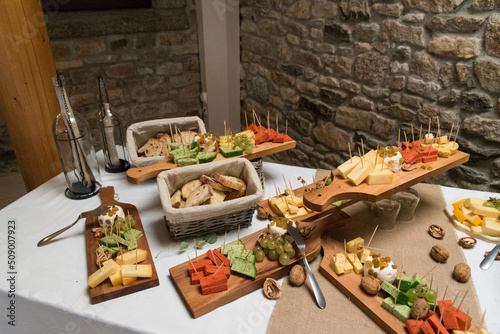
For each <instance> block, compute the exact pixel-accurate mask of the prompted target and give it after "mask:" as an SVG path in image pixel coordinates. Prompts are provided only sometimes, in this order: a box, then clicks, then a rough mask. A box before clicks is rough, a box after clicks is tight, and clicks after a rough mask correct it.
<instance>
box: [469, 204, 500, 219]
mask: <svg viewBox="0 0 500 334" xmlns="http://www.w3.org/2000/svg"><path fill="white" fill-rule="evenodd" d="M471 210H472V212H474V213H475V214H476V215H481V216H485V217H491V218H498V217H499V216H500V211H498V210H497V209H495V208H492V207H489V206H483V204H478V203H471Z"/></svg>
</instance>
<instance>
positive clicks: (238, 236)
mask: <svg viewBox="0 0 500 334" xmlns="http://www.w3.org/2000/svg"><path fill="white" fill-rule="evenodd" d="M238 240H240V224H238Z"/></svg>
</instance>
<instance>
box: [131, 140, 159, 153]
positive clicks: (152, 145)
mask: <svg viewBox="0 0 500 334" xmlns="http://www.w3.org/2000/svg"><path fill="white" fill-rule="evenodd" d="M162 147H163V144H162V142H161V140H160V139H156V138H151V139H149V140H148V141H147V142H146V144H144V145H143V146H142V147H141V148H140V149H138V150H137V154H139V155H144V156H146V157H156V156H159V155H160V154H161V150H162Z"/></svg>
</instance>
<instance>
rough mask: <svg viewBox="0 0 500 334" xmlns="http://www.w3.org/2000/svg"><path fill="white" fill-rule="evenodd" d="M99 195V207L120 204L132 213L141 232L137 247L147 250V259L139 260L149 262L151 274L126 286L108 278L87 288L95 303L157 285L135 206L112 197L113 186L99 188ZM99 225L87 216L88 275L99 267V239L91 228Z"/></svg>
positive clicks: (144, 235) (136, 227) (113, 192)
mask: <svg viewBox="0 0 500 334" xmlns="http://www.w3.org/2000/svg"><path fill="white" fill-rule="evenodd" d="M99 195H100V196H101V200H102V204H101V205H100V207H105V206H112V205H116V206H120V207H121V208H122V209H123V211H124V212H125V213H127V215H128V214H130V215H132V217H134V219H135V220H136V225H135V226H134V228H135V229H136V230H139V231H141V232H142V233H143V236H142V237H141V238H139V239H138V240H137V245H138V248H140V249H144V250H146V251H147V253H148V255H147V259H146V260H144V261H143V262H141V264H151V267H152V271H153V275H152V277H151V278H140V279H138V280H137V281H135V282H133V283H130V284H128V285H126V286H123V285H120V286H116V287H113V286H112V285H111V282H110V280H109V279H107V280H105V281H104V282H102V283H101V284H99V285H98V286H96V287H95V288H90V287H89V288H88V289H89V296H90V303H91V304H97V303H101V302H104V301H107V300H110V299H114V298H118V297H121V296H125V295H128V294H131V293H134V292H138V291H141V290H144V289H148V288H152V287H155V286H157V285H159V284H160V283H159V280H158V274H157V272H156V268H155V265H154V262H153V258H152V256H151V251H150V249H149V244H148V240H147V239H146V234H145V232H144V227H143V226H142V222H141V219H140V217H139V212H138V211H137V208H136V207H135V206H133V205H132V204H128V203H120V202H117V201H116V200H115V199H114V195H115V190H114V188H113V187H105V188H101V189H100V190H99ZM95 227H99V224H98V222H97V219H95V217H88V218H87V219H86V220H85V242H86V247H87V270H88V275H89V276H90V275H91V274H92V273H94V272H95V271H96V270H98V269H99V267H98V266H97V264H96V259H97V255H96V252H95V250H96V249H97V248H98V247H99V239H98V238H96V237H95V236H94V232H93V231H92V229H93V228H95Z"/></svg>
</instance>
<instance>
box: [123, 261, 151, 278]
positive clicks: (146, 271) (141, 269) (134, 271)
mask: <svg viewBox="0 0 500 334" xmlns="http://www.w3.org/2000/svg"><path fill="white" fill-rule="evenodd" d="M152 276H153V268H152V267H151V265H150V264H124V265H123V266H122V277H123V278H126V277H144V278H151V277H152Z"/></svg>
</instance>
